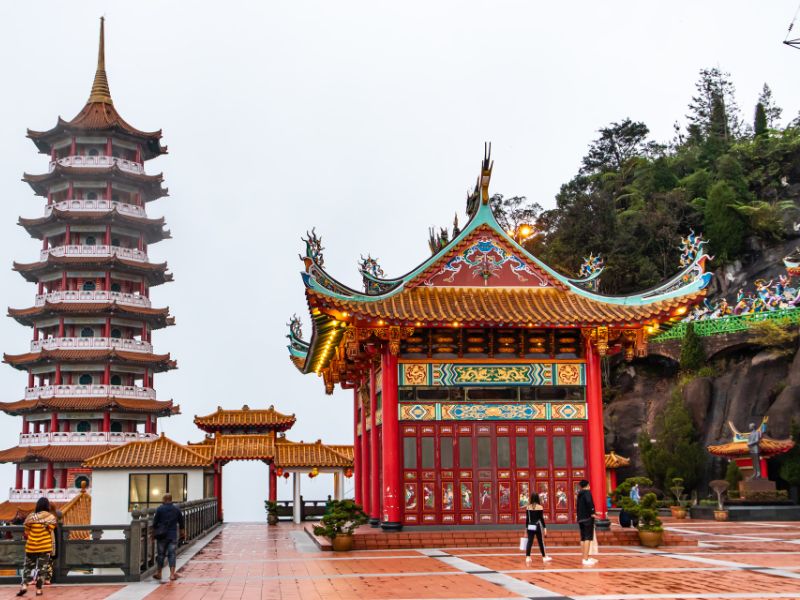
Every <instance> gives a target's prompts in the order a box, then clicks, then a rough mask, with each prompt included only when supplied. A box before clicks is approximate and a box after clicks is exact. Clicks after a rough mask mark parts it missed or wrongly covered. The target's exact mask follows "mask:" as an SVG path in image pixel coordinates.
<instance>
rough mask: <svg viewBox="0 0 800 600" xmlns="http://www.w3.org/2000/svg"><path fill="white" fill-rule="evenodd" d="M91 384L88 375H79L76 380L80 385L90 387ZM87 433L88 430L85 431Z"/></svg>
mask: <svg viewBox="0 0 800 600" xmlns="http://www.w3.org/2000/svg"><path fill="white" fill-rule="evenodd" d="M92 382H93V379H92V376H91V375H89V374H88V373H84V374H83V375H81V376H80V377H79V378H78V383H79V384H81V385H92ZM81 422H83V421H81ZM87 431H88V429H87Z"/></svg>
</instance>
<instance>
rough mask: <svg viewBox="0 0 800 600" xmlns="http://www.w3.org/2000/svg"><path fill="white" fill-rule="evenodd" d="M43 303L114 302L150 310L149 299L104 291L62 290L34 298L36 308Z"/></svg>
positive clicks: (138, 295)
mask: <svg viewBox="0 0 800 600" xmlns="http://www.w3.org/2000/svg"><path fill="white" fill-rule="evenodd" d="M45 302H50V303H55V302H80V303H85V302H116V303H118V304H130V305H132V306H144V307H145V308H150V298H147V297H146V296H142V295H140V294H127V293H122V292H109V291H105V290H64V291H57V292H49V293H47V294H38V295H37V296H36V306H44V303H45Z"/></svg>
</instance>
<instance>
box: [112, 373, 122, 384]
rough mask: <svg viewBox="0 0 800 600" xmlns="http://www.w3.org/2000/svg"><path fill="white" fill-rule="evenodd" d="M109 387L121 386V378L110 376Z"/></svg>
mask: <svg viewBox="0 0 800 600" xmlns="http://www.w3.org/2000/svg"><path fill="white" fill-rule="evenodd" d="M111 385H122V377H120V376H119V375H112V376H111Z"/></svg>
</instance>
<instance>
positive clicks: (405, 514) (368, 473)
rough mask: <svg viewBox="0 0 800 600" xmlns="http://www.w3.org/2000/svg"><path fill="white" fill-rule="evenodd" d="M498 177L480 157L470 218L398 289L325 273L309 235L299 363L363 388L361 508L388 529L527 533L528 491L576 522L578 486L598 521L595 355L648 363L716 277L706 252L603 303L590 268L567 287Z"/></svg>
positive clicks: (359, 398) (601, 505)
mask: <svg viewBox="0 0 800 600" xmlns="http://www.w3.org/2000/svg"><path fill="white" fill-rule="evenodd" d="M491 172H492V165H491V162H490V160H489V157H488V156H486V157H485V159H484V162H483V164H482V167H481V174H480V177H479V180H478V184H477V185H476V187H475V190H474V191H473V192H472V194H470V196H469V197H468V199H467V212H468V215H469V222H468V223H467V224H466V226H465V227H464V228H463V229H461V230H456V231H454V232H453V235H452V236H449V235H448V236H440V237H439V238H438V239H437V238H436V237H432V239H431V249H432V251H433V256H431V257H430V258H429V259H428V260H426V261H425V262H424V263H422V264H421V265H418V266H416V267H414V268H413V269H411V270H410V271H409V272H408V273H407V274H406V275H403V276H401V277H395V278H387V277H386V276H385V275H384V274H383V272H382V271H381V269H380V267H379V266H378V264H377V262H375V261H374V260H373V259H370V258H367V259H365V260H364V261H363V262H362V264H361V273H362V276H363V280H364V290H363V291H361V290H354V289H352V288H349V287H347V286H346V285H344V284H342V283H340V282H339V281H337V280H336V279H334V278H333V277H331V276H330V275H329V274H328V273H327V272H326V271H325V269H324V263H323V256H322V245H321V243H320V240H319V238H317V237H316V236H315V235H313V232H312V235H311V236H309V239H308V240H307V243H306V255H305V257H304V262H305V271H304V272H303V273H302V276H303V282H304V284H305V294H306V300H307V302H308V306H309V309H310V312H311V321H312V324H313V331H312V335H311V337H310V339H308V340H303V339H302V335H301V332H300V327H299V322H298V321H297V320H296V319H295V320H293V322H292V328H291V331H290V334H289V339H290V345H289V351H290V354H291V358H292V362H293V363H294V364H295V366H297V367H298V369H300V370H301V371H302V372H304V373H316V374H318V375H319V376H321V377H322V379H323V381H324V384H325V391H326V392H327V393H331V392H332V391H333V389H334V386H336V385H337V384H338V385H340V386H341V387H342V388H346V389H353V390H354V394H355V398H354V423H353V432H354V437H355V465H356V466H355V474H356V485H355V495H356V501H357V502H360V503H361V504H363V506H364V508H365V510H366V511H367V512H368V513H369V515H370V517H371V520H372V523H373V524H374V525H377V524H378V523H380V524H381V526H382V527H384V528H386V529H397V528H399V527H402V526H404V525H411V526H413V525H456V524H458V525H465V526H469V525H481V524H515V523H520V522H524V520H525V517H524V509H525V506H526V504H527V501H528V498H529V495H530V493H531V492H534V491H535V492H538V493H539V495H540V497H541V499H542V503H543V504H544V506H545V511H546V513H547V514H548V517H549V519H550V520H551V521H555V522H570V521H572V520H573V519H574V518H575V491H576V487H577V485H578V482H579V481H580V480H581V479H584V478H586V479H588V480H590V482H591V487H592V493H593V495H594V499H595V505H596V506H597V508H598V513H600V514H601V515H604V514H605V506H606V479H605V470H606V456H605V450H604V435H603V403H602V384H601V359H602V357H604V356H606V355H608V354H611V353H616V352H621V353H623V355H624V357H625V358H626V359H632V358H633V357H634V356H643V355H645V354H646V353H647V339H648V336H649V335H650V334H652V333H654V332H655V331H656V330H657V329H658V325H659V323H661V322H664V321H669V320H679V319H680V318H681V317H682V315H684V314H685V313H686V311H687V307H690V306H691V305H692V304H693V303H696V302H699V301H701V300H702V298H703V296H704V294H705V290H704V288H705V287H706V285H707V284H708V281H709V279H710V277H711V276H710V274H709V273H705V272H704V264H705V261H706V260H707V258H708V257H707V256H706V255H705V254H704V253H703V252H702V250H701V249H699V250H698V251H697V252H694V253H693V254H692V256H690V257H687V260H686V264H685V268H683V270H682V271H681V272H679V273H678V274H677V275H676V276H675V277H673V278H672V279H670V280H669V281H667V282H665V283H664V284H663V285H660V286H658V287H656V288H653V289H651V290H648V291H646V292H643V293H641V294H633V295H630V296H623V297H610V296H605V295H602V294H599V293H597V291H596V289H597V285H596V283H597V280H598V277H599V276H600V273H601V270H602V269H601V267H600V266H599V263H598V260H597V259H596V258H595V257H591V256H590V259H587V260H586V262H585V265H584V268H583V269H582V274H581V277H580V278H578V279H576V278H571V277H566V276H564V275H562V274H560V273H558V272H556V271H555V270H554V269H552V268H550V267H549V266H547V265H546V264H544V263H543V262H542V261H541V260H539V259H538V258H537V257H536V256H533V255H532V254H530V253H529V252H528V251H526V249H525V248H523V247H522V246H521V245H520V244H519V243H518V239H519V237H518V235H524V232H523V231H520V232H511V235H509V233H508V232H506V231H504V230H503V228H502V227H500V225H499V224H498V223H497V221H496V220H495V217H494V215H493V213H492V209H491V206H490V203H489V180H490V177H491ZM520 230H522V228H520ZM515 238H516V239H515ZM588 250H589V249H588V248H587V251H588Z"/></svg>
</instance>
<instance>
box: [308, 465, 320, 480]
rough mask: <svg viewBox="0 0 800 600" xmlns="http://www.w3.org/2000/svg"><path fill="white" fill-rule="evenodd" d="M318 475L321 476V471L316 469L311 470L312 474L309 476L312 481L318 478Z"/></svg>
mask: <svg viewBox="0 0 800 600" xmlns="http://www.w3.org/2000/svg"><path fill="white" fill-rule="evenodd" d="M317 475H319V469H318V468H317V467H314V468H313V469H311V473H309V474H308V476H309V477H310V478H311V479H314V477H316V476H317Z"/></svg>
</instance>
